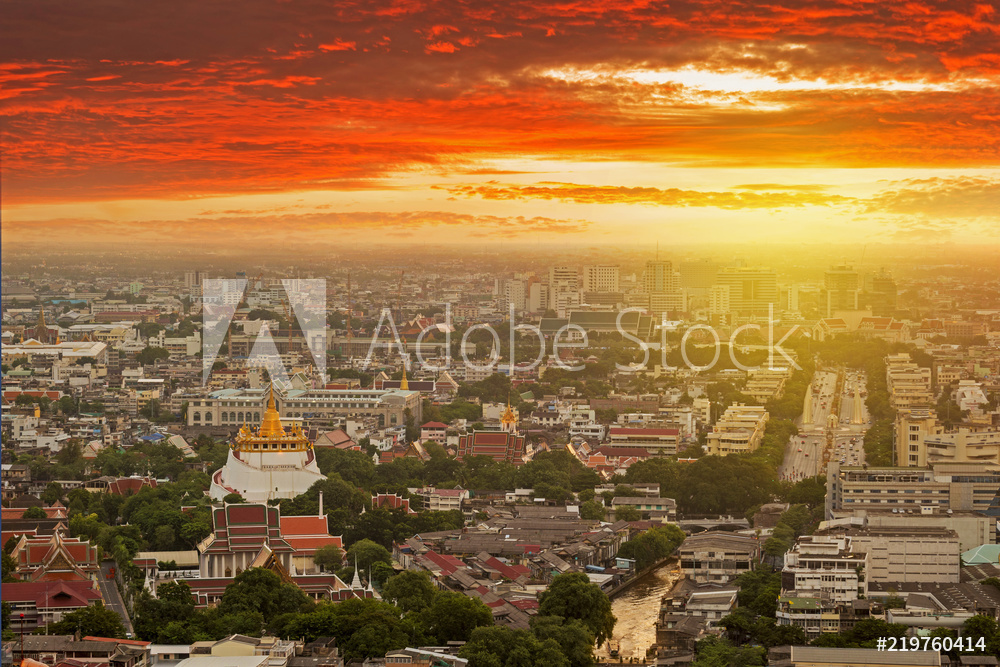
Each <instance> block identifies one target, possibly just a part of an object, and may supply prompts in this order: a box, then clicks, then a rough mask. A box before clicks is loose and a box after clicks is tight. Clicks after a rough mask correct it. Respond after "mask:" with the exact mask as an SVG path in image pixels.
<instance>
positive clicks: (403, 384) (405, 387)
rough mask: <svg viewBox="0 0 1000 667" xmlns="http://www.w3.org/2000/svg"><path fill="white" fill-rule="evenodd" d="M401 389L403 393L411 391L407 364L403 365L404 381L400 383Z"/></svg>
mask: <svg viewBox="0 0 1000 667" xmlns="http://www.w3.org/2000/svg"><path fill="white" fill-rule="evenodd" d="M399 388H400V389H402V390H403V391H409V390H410V383H409V382H408V381H407V380H406V364H403V380H402V381H401V382H400V383H399Z"/></svg>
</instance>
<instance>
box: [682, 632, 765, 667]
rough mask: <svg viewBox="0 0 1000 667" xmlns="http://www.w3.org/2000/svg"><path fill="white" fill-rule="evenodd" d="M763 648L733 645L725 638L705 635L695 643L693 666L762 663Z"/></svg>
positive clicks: (749, 666)
mask: <svg viewBox="0 0 1000 667" xmlns="http://www.w3.org/2000/svg"><path fill="white" fill-rule="evenodd" d="M765 655H766V653H765V650H764V649H763V648H761V647H756V646H753V647H746V648H743V647H738V646H733V645H732V644H731V643H730V642H729V641H727V640H725V639H719V638H718V637H706V638H705V639H702V640H701V641H699V642H698V643H697V644H696V645H695V656H696V657H695V660H694V662H693V663H692V666H693V667H752V666H756V665H763V664H764V658H765Z"/></svg>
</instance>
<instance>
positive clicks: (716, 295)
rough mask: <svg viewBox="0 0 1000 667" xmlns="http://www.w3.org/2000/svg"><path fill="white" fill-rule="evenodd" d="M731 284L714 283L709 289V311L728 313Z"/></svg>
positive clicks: (713, 313)
mask: <svg viewBox="0 0 1000 667" xmlns="http://www.w3.org/2000/svg"><path fill="white" fill-rule="evenodd" d="M730 310H731V306H730V302H729V285H713V286H712V287H710V288H709V290H708V312H709V314H710V315H728V314H729V311H730Z"/></svg>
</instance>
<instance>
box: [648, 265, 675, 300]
mask: <svg viewBox="0 0 1000 667" xmlns="http://www.w3.org/2000/svg"><path fill="white" fill-rule="evenodd" d="M680 282H681V281H680V276H679V275H677V273H676V272H675V271H674V264H673V262H671V261H670V260H669V259H665V260H655V261H654V260H650V261H648V262H646V274H645V276H644V278H643V285H644V286H645V291H646V292H647V293H649V294H654V293H660V294H663V293H669V292H677V291H678V290H680V287H681V284H680Z"/></svg>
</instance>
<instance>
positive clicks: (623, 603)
mask: <svg viewBox="0 0 1000 667" xmlns="http://www.w3.org/2000/svg"><path fill="white" fill-rule="evenodd" d="M680 576H681V575H680V570H679V569H678V564H677V561H676V560H669V561H667V562H666V563H664V564H663V565H662V566H660V567H659V568H657V569H655V570H653V571H652V572H650V573H649V574H647V575H645V576H644V577H642V578H641V579H640V580H639V581H637V582H635V583H634V584H632V586H631V588H629V589H628V590H626V591H625V592H624V593H622V594H621V595H619V596H618V597H616V598H615V599H614V600H612V601H611V610H612V611H613V612H614V614H615V618H617V619H618V622H617V623H615V632H614V639H615V640H617V641H618V642H619V645H620V647H621V649H620V650H621V657H622V658H623V659H624V660H625V661H627V660H628V659H629V658H632V657H635V658H644V657H645V656H646V649H647V648H649V647H650V646H652V645H653V642H655V641H656V626H655V623H656V617H657V615H658V614H659V611H660V599H661V598H662V597H663V596H664V595H666V594H667V593H668V592H669V591H670V589H671V588H673V586H674V583H675V582H676V581H677V580H678V579H680ZM596 655H597V656H598V657H599V658H608V645H607V644H604V645H603V646H601V647H600V648H598V649H597V651H596Z"/></svg>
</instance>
